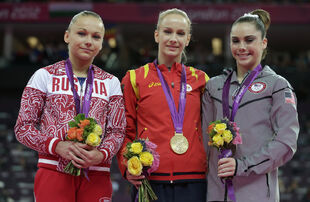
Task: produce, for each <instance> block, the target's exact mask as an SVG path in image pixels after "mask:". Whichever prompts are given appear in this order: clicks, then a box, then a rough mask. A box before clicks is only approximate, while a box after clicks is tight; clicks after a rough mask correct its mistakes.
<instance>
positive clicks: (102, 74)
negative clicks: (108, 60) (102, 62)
mask: <svg viewBox="0 0 310 202" xmlns="http://www.w3.org/2000/svg"><path fill="white" fill-rule="evenodd" d="M93 68H94V77H95V78H96V79H100V80H105V79H109V80H115V79H117V78H116V76H114V75H112V74H110V73H108V72H106V71H104V70H103V69H101V68H99V67H97V66H96V65H93Z"/></svg>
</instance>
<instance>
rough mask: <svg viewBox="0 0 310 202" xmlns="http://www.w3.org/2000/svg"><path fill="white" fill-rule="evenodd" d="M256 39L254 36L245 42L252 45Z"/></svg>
mask: <svg viewBox="0 0 310 202" xmlns="http://www.w3.org/2000/svg"><path fill="white" fill-rule="evenodd" d="M255 39H256V38H255V37H252V36H251V37H246V38H245V42H246V43H252V42H253V41H254V40H255Z"/></svg>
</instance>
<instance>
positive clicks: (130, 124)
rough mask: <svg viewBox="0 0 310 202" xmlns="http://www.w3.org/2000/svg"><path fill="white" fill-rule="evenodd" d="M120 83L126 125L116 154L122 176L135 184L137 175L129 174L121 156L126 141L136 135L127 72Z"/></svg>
mask: <svg viewBox="0 0 310 202" xmlns="http://www.w3.org/2000/svg"><path fill="white" fill-rule="evenodd" d="M122 85H123V87H124V89H123V91H124V99H125V113H126V122H127V125H126V135H125V140H124V142H123V145H122V147H121V149H120V150H119V152H118V155H117V159H118V167H119V169H120V172H121V174H122V175H123V177H125V178H126V179H128V180H129V181H130V182H131V183H133V184H135V183H134V182H135V179H136V178H137V177H135V176H132V175H129V173H128V172H127V167H126V159H125V158H124V157H123V150H124V148H125V147H126V145H127V143H128V142H132V141H133V140H134V139H135V137H136V124H137V111H136V107H137V98H136V94H135V92H134V90H133V88H132V85H131V82H130V75H129V72H127V74H126V75H125V77H124V78H123V80H122ZM132 178H133V180H132Z"/></svg>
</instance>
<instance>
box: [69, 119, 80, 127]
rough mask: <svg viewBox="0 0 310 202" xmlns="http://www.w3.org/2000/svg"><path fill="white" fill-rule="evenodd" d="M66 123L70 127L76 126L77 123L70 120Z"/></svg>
mask: <svg viewBox="0 0 310 202" xmlns="http://www.w3.org/2000/svg"><path fill="white" fill-rule="evenodd" d="M68 125H69V127H70V128H73V127H78V124H77V123H76V122H75V121H70V122H69V123H68Z"/></svg>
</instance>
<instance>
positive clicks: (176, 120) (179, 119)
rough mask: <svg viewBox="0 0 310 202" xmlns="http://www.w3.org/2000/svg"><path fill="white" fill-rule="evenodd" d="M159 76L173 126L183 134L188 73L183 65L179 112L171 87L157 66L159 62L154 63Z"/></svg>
mask: <svg viewBox="0 0 310 202" xmlns="http://www.w3.org/2000/svg"><path fill="white" fill-rule="evenodd" d="M154 64H155V67H156V70H157V74H158V77H159V80H160V83H161V85H162V87H163V90H164V93H165V96H166V100H167V102H168V106H169V109H170V114H171V118H172V121H173V125H174V128H175V132H177V133H182V132H183V121H184V112H185V104H186V73H185V67H184V65H183V64H182V73H181V92H180V97H179V111H178V112H177V109H176V106H175V103H174V99H173V96H172V94H171V91H170V89H169V86H168V84H167V82H166V80H165V79H164V77H163V75H162V73H161V72H160V70H159V68H158V66H157V60H155V61H154Z"/></svg>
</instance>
